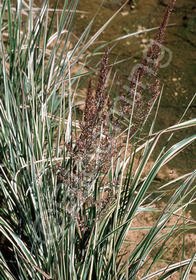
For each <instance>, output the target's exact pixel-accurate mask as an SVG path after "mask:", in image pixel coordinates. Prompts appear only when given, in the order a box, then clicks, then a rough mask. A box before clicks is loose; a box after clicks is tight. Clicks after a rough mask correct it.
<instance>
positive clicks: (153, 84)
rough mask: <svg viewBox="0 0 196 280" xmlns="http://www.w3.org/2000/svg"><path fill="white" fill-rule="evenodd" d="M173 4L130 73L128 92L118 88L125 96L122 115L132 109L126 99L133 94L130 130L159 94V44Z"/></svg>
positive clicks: (144, 114) (172, 0)
mask: <svg viewBox="0 0 196 280" xmlns="http://www.w3.org/2000/svg"><path fill="white" fill-rule="evenodd" d="M174 4H175V0H171V1H170V4H169V5H168V8H167V11H166V13H165V16H164V19H163V21H162V23H161V25H160V28H159V30H158V32H157V36H156V38H155V39H154V40H153V42H152V44H151V46H150V47H149V49H148V51H147V54H146V57H144V58H143V61H142V63H141V64H140V65H139V67H137V68H136V70H135V71H134V72H133V73H132V76H131V82H130V90H129V92H128V93H126V92H123V90H122V88H121V89H120V96H122V97H124V98H125V100H122V101H121V110H120V113H121V115H123V116H124V115H129V114H130V112H131V109H132V105H131V106H130V102H127V101H126V99H128V100H129V99H133V97H134V95H135V102H134V116H133V123H134V125H133V130H132V132H135V131H136V130H137V129H138V128H139V126H140V125H141V124H142V123H143V122H144V119H145V117H146V115H147V114H148V112H149V110H150V108H151V106H152V104H153V103H154V101H155V100H156V98H157V97H158V96H159V94H160V90H159V84H160V81H159V79H157V73H158V69H159V67H160V64H159V57H160V54H161V44H162V43H163V40H164V35H165V31H166V28H167V24H168V21H169V17H170V14H171V12H172V10H173V7H174ZM121 120H122V117H119V118H118V122H119V123H120V121H121Z"/></svg>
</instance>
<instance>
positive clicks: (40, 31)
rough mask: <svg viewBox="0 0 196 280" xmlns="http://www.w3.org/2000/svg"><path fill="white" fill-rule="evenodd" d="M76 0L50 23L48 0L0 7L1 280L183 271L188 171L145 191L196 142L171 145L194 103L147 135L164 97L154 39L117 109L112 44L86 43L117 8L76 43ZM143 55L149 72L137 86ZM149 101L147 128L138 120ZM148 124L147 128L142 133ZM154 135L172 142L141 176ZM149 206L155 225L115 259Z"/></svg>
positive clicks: (187, 260) (189, 261)
mask: <svg viewBox="0 0 196 280" xmlns="http://www.w3.org/2000/svg"><path fill="white" fill-rule="evenodd" d="M170 2H171V4H170V6H169V8H168V10H167V12H166V15H165V18H164V21H163V24H162V25H161V27H160V30H159V31H158V37H157V38H159V39H158V43H159V44H161V43H162V36H163V33H164V32H165V28H166V25H167V21H168V18H169V14H170V12H171V10H172V7H173V4H174V2H175V1H170ZM126 3H128V1H126ZM126 3H125V4H126ZM77 4H78V1H77V0H72V1H69V3H68V1H65V3H64V7H63V9H62V11H61V14H60V15H58V17H59V18H58V20H57V21H56V15H57V9H54V10H53V11H52V13H51V11H50V10H49V2H48V1H45V2H44V4H43V6H42V8H41V9H40V10H39V11H37V10H36V9H35V8H34V6H33V2H32V1H31V2H30V3H29V5H28V4H27V3H26V2H22V1H17V6H16V7H13V6H12V5H11V2H10V1H9V0H5V1H3V3H2V6H1V17H0V38H1V41H0V52H1V59H0V62H1V64H0V89H1V93H0V124H1V126H0V150H1V159H0V188H1V189H0V190H1V197H2V203H1V205H0V207H1V208H0V213H1V214H0V234H1V243H0V245H1V247H0V249H1V250H0V278H1V279H5V280H6V279H9V280H16V279H20V280H21V279H34V280H44V279H54V280H65V279H70V280H72V279H74V280H75V279H80V280H85V279H88V280H92V279H100V280H103V279H104V280H106V279H107V280H114V279H118V280H120V279H133V280H134V279H143V280H144V279H153V277H156V279H167V278H168V277H170V276H171V275H173V274H175V273H178V274H177V275H178V276H179V275H180V276H179V277H181V279H187V275H189V273H190V270H191V268H192V265H193V263H194V261H195V253H194V254H193V255H192V256H188V257H186V254H185V251H186V250H185V245H186V244H185V241H184V240H185V238H183V236H185V235H186V234H187V230H189V229H192V228H195V226H194V225H192V224H190V223H185V222H184V223H181V221H182V220H183V221H184V220H185V218H186V217H185V210H186V209H187V207H188V205H189V204H190V203H192V202H193V201H194V200H195V176H196V172H195V171H193V172H191V173H189V174H184V175H183V176H181V177H180V178H176V179H175V180H173V181H170V182H168V183H167V184H166V185H162V186H159V187H160V189H159V191H160V192H152V191H150V192H149V189H151V190H152V186H153V184H154V179H155V177H156V175H157V173H158V172H159V170H160V168H161V167H162V166H164V165H165V164H166V163H167V162H169V161H170V160H171V159H172V158H173V157H174V156H176V155H177V154H178V153H180V152H182V151H183V150H184V149H185V148H186V147H187V146H188V145H190V144H191V143H193V142H194V141H195V139H196V135H195V134H193V135H191V136H190V137H187V138H185V139H182V140H181V141H179V142H177V143H175V144H172V142H171V141H170V140H171V138H172V135H173V134H174V133H175V131H179V130H182V129H188V128H190V127H193V126H195V125H196V119H191V120H186V121H185V120H184V119H185V115H186V112H187V110H188V108H189V106H190V105H191V102H192V101H193V100H192V101H191V102H190V104H189V105H188V107H187V109H186V111H185V113H184V114H183V116H182V118H181V119H180V121H179V123H177V124H175V125H173V126H171V127H168V128H166V129H164V130H162V131H158V132H155V131H154V124H155V120H156V115H157V111H158V105H159V101H160V91H159V87H158V82H157V81H156V75H155V72H156V71H154V70H155V68H156V70H158V65H157V64H156V59H157V58H158V57H159V52H160V49H157V47H156V44H155V42H154V43H153V44H152V46H151V48H150V49H149V52H148V55H147V59H144V60H143V62H142V64H141V65H142V66H141V67H140V68H137V70H135V71H134V72H133V74H134V75H133V76H132V78H133V80H132V81H131V84H130V90H129V92H128V93H125V92H122V90H121V95H119V96H120V98H119V99H117V101H120V102H118V106H116V105H117V102H116V100H114V102H113V101H112V98H111V97H110V96H109V90H108V83H109V81H110V77H111V75H112V69H111V68H110V67H109V65H108V58H109V52H110V49H109V48H106V45H107V44H104V45H101V46H99V47H97V49H95V50H94V51H93V52H92V54H91V53H89V52H87V50H88V49H89V47H92V46H93V43H94V42H95V40H96V39H97V37H98V36H99V35H100V34H101V32H102V31H103V30H104V29H105V28H106V26H107V25H108V24H109V23H110V22H111V20H112V19H113V18H114V16H115V15H116V14H117V13H115V14H114V16H113V17H112V18H110V19H109V20H108V21H107V22H106V23H105V24H104V25H103V27H101V28H100V29H99V30H98V31H97V32H96V33H95V34H94V35H91V36H90V35H89V34H90V29H91V26H92V23H93V20H95V18H93V20H92V21H91V22H90V23H89V25H88V26H87V28H86V29H85V31H84V32H83V33H82V35H81V37H80V38H78V39H77V40H76V39H75V38H76V37H75V36H74V34H73V32H72V22H73V19H74V15H75V14H76V13H77V12H79V11H78V10H77ZM125 4H124V5H123V7H124V6H125ZM120 10H121V8H120V9H119V11H120ZM35 11H36V13H35ZM119 11H118V12H119ZM58 12H59V10H58ZM55 22H57V23H58V28H56V27H55V26H54V23H55ZM151 30H153V29H149V30H148V31H151ZM138 33H141V32H136V33H133V34H128V35H126V36H123V37H122V38H117V39H114V40H113V41H112V42H116V41H119V40H120V39H124V38H125V37H126V38H128V37H131V36H134V35H135V34H138ZM112 42H111V43H112ZM51 44H53V47H52V48H51ZM108 45H109V43H108ZM159 46H160V45H159ZM105 48H106V51H105V54H104V55H103V59H102V60H101V62H100V69H95V70H96V71H95V72H98V73H99V74H98V82H97V86H95V85H96V81H94V80H92V79H91V78H90V77H89V76H90V74H92V72H94V71H91V70H89V69H90V68H89V67H86V66H88V64H89V63H90V60H91V58H92V56H93V55H95V54H97V53H98V51H100V50H101V49H104V50H105ZM152 58H154V59H155V60H154V61H152V60H151V59H152ZM79 62H80V63H79ZM151 62H152V67H153V73H152V71H151V72H150V73H149V83H148V85H147V86H146V87H142V84H141V83H142V81H143V83H144V80H142V79H143V76H144V75H145V81H146V74H147V72H148V71H147V67H149V64H148V63H151ZM91 69H92V68H91ZM151 74H152V77H151ZM83 78H88V80H89V85H88V88H87V89H86V91H85V93H86V99H85V101H83V100H82V101H83V103H84V112H83V118H82V119H79V118H78V111H77V105H78V104H81V102H75V98H76V97H77V98H78V97H80V95H79V94H78V92H79V90H80V92H81V84H82V83H81V82H82V79H83ZM150 78H152V80H153V83H151V82H150V81H151V79H150ZM154 79H155V82H154ZM147 80H148V79H147ZM157 99H158V102H157V103H158V105H157V109H156V108H155V116H154V118H153V121H152V124H151V126H150V130H149V133H148V134H147V133H146V130H144V129H145V123H146V122H147V121H148V117H149V115H150V114H152V111H153V110H152V107H155V105H156V100H157ZM123 102H124V103H123ZM123 110H124V111H123ZM182 119H183V120H184V121H182ZM127 120H128V122H127ZM127 123H128V125H127V127H126V124H127ZM144 132H145V133H146V136H145V137H143V136H142V137H141V136H140V135H141V133H144ZM162 135H168V141H167V142H166V144H165V145H164V146H163V147H161V150H160V153H159V155H158V156H157V158H156V160H155V161H154V163H153V164H152V167H151V168H150V170H148V171H147V172H146V167H147V165H148V163H149V161H150V160H151V156H152V155H153V152H154V150H155V147H156V146H157V145H159V139H160V138H161V137H162ZM122 137H124V138H125V141H122ZM124 138H123V139H124ZM168 186H169V187H171V192H170V195H169V196H168V197H167V200H168V202H167V203H166V204H165V206H164V209H163V211H162V209H159V208H157V206H156V205H157V204H156V203H157V201H160V200H162V197H163V196H164V195H165V194H167V187H168ZM155 211H156V213H158V215H157V218H156V220H155V222H154V223H153V224H151V225H150V226H149V227H145V226H143V225H142V226H141V228H139V230H140V231H145V234H144V235H143V236H142V237H141V238H140V239H139V240H138V241H137V242H136V244H134V247H133V248H132V249H131V250H130V251H129V254H128V255H126V256H123V255H124V252H123V246H124V245H125V241H126V238H127V236H128V234H129V232H130V231H133V230H134V231H137V230H138V228H137V227H136V226H134V222H135V221H136V220H137V219H138V217H139V215H143V214H144V213H146V212H149V213H153V212H155ZM179 211H180V214H179ZM176 215H178V216H177V217H178V218H177V219H176V220H175V222H174V223H173V224H172V225H170V226H168V223H169V222H170V220H171V218H172V217H174V216H175V217H176ZM186 221H189V219H188V218H187V219H186ZM165 230H166V231H165ZM179 232H180V233H182V234H183V235H182V242H181V244H182V254H181V257H180V259H175V260H174V261H173V262H171V263H169V264H168V265H167V266H164V267H162V266H161V260H162V256H163V254H164V252H165V250H166V249H167V250H169V249H170V246H171V244H172V238H173V237H174V236H175V234H177V233H179ZM132 245H133V244H132ZM129 248H131V247H129ZM154 279H155V278H154Z"/></svg>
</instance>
